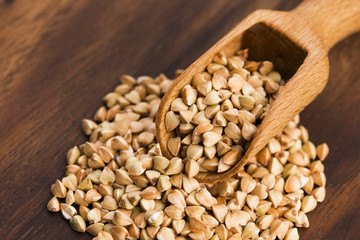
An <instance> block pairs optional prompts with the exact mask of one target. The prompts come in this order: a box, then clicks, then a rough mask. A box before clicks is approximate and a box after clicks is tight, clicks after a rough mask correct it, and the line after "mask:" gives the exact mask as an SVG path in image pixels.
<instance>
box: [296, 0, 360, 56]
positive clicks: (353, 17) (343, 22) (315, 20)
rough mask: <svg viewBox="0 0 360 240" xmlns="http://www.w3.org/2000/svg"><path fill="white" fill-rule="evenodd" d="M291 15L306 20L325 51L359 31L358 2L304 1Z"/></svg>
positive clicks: (358, 0) (340, 0)
mask: <svg viewBox="0 0 360 240" xmlns="http://www.w3.org/2000/svg"><path fill="white" fill-rule="evenodd" d="M291 13H294V14H297V15H299V17H301V18H305V19H306V20H307V22H308V24H309V25H310V26H311V27H312V28H313V29H314V30H315V31H317V32H318V34H319V37H320V38H321V39H322V41H323V43H324V46H325V48H326V49H327V51H329V50H330V49H331V48H332V47H333V46H334V45H335V44H336V43H338V42H339V41H341V40H342V39H344V38H346V37H348V36H350V35H351V34H353V33H355V32H357V31H360V0H305V1H303V2H302V3H301V4H300V5H299V6H298V7H296V8H295V9H294V10H292V11H291Z"/></svg>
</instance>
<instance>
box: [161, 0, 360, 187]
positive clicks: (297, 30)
mask: <svg viewBox="0 0 360 240" xmlns="http://www.w3.org/2000/svg"><path fill="white" fill-rule="evenodd" d="M359 30H360V1H359V0H305V1H304V2H303V3H301V4H300V5H299V6H298V7H297V8H295V9H294V10H292V11H290V12H282V11H271V10H257V11H255V12H253V13H251V14H250V15H249V16H248V17H246V18H245V19H244V20H243V21H242V22H241V23H239V24H238V25H237V26H236V27H235V28H234V29H232V30H231V31H230V32H229V33H228V34H226V35H225V36H224V37H223V38H222V39H221V40H220V41H218V42H217V43H216V44H215V45H214V46H213V47H211V48H210V49H209V50H208V51H207V52H206V53H204V55H202V56H201V57H200V58H199V59H197V60H196V61H195V62H194V63H193V64H191V65H190V66H189V67H188V68H187V69H186V70H185V71H184V72H183V73H182V74H181V76H179V77H178V78H177V79H176V81H175V82H174V84H173V85H172V87H171V89H170V90H169V91H168V92H167V93H166V94H165V96H164V97H163V99H162V101H161V104H160V108H159V111H158V114H157V117H156V124H157V133H156V136H157V140H158V141H159V143H160V147H161V150H162V153H163V154H164V155H165V156H166V157H168V158H171V157H172V155H171V154H170V152H169V151H168V149H167V141H168V139H169V137H170V134H169V133H168V132H167V131H166V128H165V122H164V119H165V114H166V113H167V112H168V111H169V108H170V104H171V103H172V101H173V100H174V99H175V98H176V97H177V96H178V95H179V93H180V91H181V89H182V88H183V87H184V86H185V85H187V84H190V83H191V80H192V77H193V76H194V75H195V74H197V73H201V72H203V71H204V70H205V68H206V66H207V65H208V64H209V63H211V61H212V59H213V58H214V56H215V54H216V53H218V52H219V51H224V52H225V54H226V55H227V56H231V55H233V54H234V53H235V52H236V51H237V50H239V49H245V48H248V49H249V59H251V60H257V61H260V60H269V61H272V62H273V63H274V66H275V68H276V70H277V71H279V72H280V73H281V75H282V77H283V79H289V80H288V82H287V83H286V85H285V87H284V89H283V91H282V92H281V93H280V94H279V96H278V97H277V98H276V100H275V101H274V102H273V104H272V105H271V108H270V110H269V111H268V114H267V116H266V117H265V118H264V119H263V121H262V123H261V125H260V127H259V128H258V131H257V133H256V135H255V137H254V139H253V140H252V142H251V144H250V147H249V148H248V149H247V151H246V153H245V155H244V156H243V157H242V159H241V160H240V161H239V162H238V163H237V164H236V165H234V166H233V167H232V168H231V169H229V170H228V171H226V172H223V173H213V172H209V173H199V174H198V176H197V177H196V178H197V179H198V180H199V181H200V182H205V183H214V182H216V181H220V180H223V179H226V178H229V177H231V176H232V175H234V174H236V173H237V172H238V171H239V170H241V169H242V168H243V166H244V165H245V164H246V163H247V162H248V160H249V159H252V158H254V157H255V155H256V154H257V153H258V152H259V151H260V150H261V149H262V148H263V147H265V145H266V144H267V143H268V142H269V141H270V139H271V138H273V137H274V136H276V135H277V134H278V133H280V132H281V131H282V129H283V128H284V127H285V126H286V125H287V123H288V122H289V121H290V120H292V119H293V118H294V117H295V116H296V115H297V114H298V113H299V112H300V111H301V110H303V109H304V108H305V107H306V106H307V105H308V104H309V103H310V102H311V101H312V100H314V98H315V97H316V96H317V95H318V94H319V93H320V92H321V91H322V90H323V89H324V87H325V84H326V82H327V79H328V75H329V62H328V57H327V53H328V51H329V50H330V48H331V47H332V46H334V45H335V44H336V43H337V42H339V41H340V40H342V39H344V38H345V37H347V36H349V35H351V34H352V33H355V32H357V31H359Z"/></svg>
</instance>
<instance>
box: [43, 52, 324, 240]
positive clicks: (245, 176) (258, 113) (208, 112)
mask: <svg viewBox="0 0 360 240" xmlns="http://www.w3.org/2000/svg"><path fill="white" fill-rule="evenodd" d="M246 58H247V51H246V50H243V51H239V52H238V53H237V55H235V56H232V57H229V58H227V57H226V56H225V55H224V54H223V53H219V54H218V55H217V56H216V57H215V58H214V61H213V63H211V64H209V65H208V67H207V71H206V72H204V73H200V74H197V75H195V76H194V78H193V81H192V83H191V85H187V86H186V87H185V88H184V89H183V91H182V92H181V96H179V98H177V99H175V101H174V102H173V103H172V105H171V109H170V110H171V111H170V112H169V113H168V115H167V116H166V119H165V121H166V122H165V123H166V128H167V130H168V131H172V132H173V134H174V135H173V138H171V139H170V140H169V143H168V149H169V151H170V152H171V154H173V155H174V157H173V158H171V159H167V158H165V157H164V156H162V154H161V150H160V147H159V144H158V143H157V142H156V138H155V123H154V121H155V115H156V113H157V110H158V107H159V104H160V101H161V97H162V96H163V95H164V93H165V92H166V91H167V90H168V89H169V88H170V86H171V83H172V81H171V80H170V79H168V78H167V77H166V76H165V75H163V74H161V75H159V76H158V77H156V78H151V77H147V76H142V77H139V78H137V79H135V78H133V77H131V76H128V75H123V76H121V78H120V80H121V84H120V85H118V86H117V87H116V88H115V90H114V92H111V93H109V94H107V95H106V96H105V97H104V102H105V104H106V106H103V107H101V108H100V109H99V110H98V111H97V112H96V114H95V116H94V120H90V119H84V120H83V121H82V129H83V131H84V133H85V134H86V135H89V141H88V142H86V143H84V144H82V145H80V146H79V147H77V146H75V147H73V148H71V149H70V150H69V151H68V153H67V163H68V166H67V167H66V176H65V177H64V178H63V179H62V180H61V181H60V180H57V181H56V182H55V183H54V184H53V185H52V186H51V192H52V194H53V195H54V197H53V198H52V199H51V200H50V201H49V203H48V205H47V208H48V210H49V211H51V212H58V211H60V212H61V214H62V216H63V217H64V218H65V219H67V220H69V221H70V226H71V228H72V229H74V230H75V231H78V232H85V231H87V232H88V233H90V234H91V235H93V236H95V238H94V239H96V240H111V239H114V240H121V239H142V240H147V239H159V240H171V239H176V240H183V239H184V240H185V239H193V240H202V239H211V240H226V239H229V240H235V239H254V240H255V239H256V240H260V239H264V240H265V239H276V238H278V239H286V240H294V239H299V234H298V230H297V228H298V227H309V221H308V218H307V216H306V213H308V212H310V211H312V210H314V209H315V207H316V206H317V203H318V202H322V201H323V200H324V198H325V183H326V177H325V174H324V165H323V163H322V161H323V160H324V159H325V158H326V156H327V155H328V152H329V148H328V146H327V145H326V144H325V143H324V144H321V145H318V146H317V147H315V145H314V144H313V143H312V142H311V141H309V136H308V131H307V130H306V129H305V128H304V127H303V126H299V116H297V117H296V118H295V119H294V120H293V121H291V122H289V124H288V125H287V126H286V128H285V129H284V130H283V132H282V133H281V134H279V135H278V136H276V137H275V138H273V139H272V140H271V141H270V142H269V143H268V144H267V146H266V147H265V148H264V149H262V150H261V151H260V152H259V153H258V154H257V157H256V159H253V160H252V161H251V162H250V163H248V165H247V166H245V168H244V169H243V170H241V171H240V172H238V173H237V174H236V175H234V176H233V177H231V178H230V179H227V180H225V181H221V182H218V183H215V184H202V183H199V182H198V181H197V180H196V179H195V178H194V177H195V176H196V174H197V173H199V172H206V171H217V172H223V171H226V170H227V169H229V168H230V167H231V166H232V165H234V164H235V163H236V161H237V160H238V159H239V158H240V157H241V156H242V154H243V153H244V151H246V148H247V146H248V145H249V143H250V141H251V139H252V137H253V136H254V134H255V132H256V128H257V125H258V124H260V122H261V120H262V118H263V117H264V116H265V114H266V111H267V110H268V109H269V107H270V104H271V103H272V101H273V100H274V98H275V97H276V95H277V94H278V93H279V91H280V90H281V88H282V86H283V85H284V83H285V82H284V80H281V76H280V74H279V73H277V72H275V71H273V65H272V63H271V62H268V61H264V62H260V63H259V62H253V61H247V60H246ZM59 199H62V200H63V203H60V202H59Z"/></svg>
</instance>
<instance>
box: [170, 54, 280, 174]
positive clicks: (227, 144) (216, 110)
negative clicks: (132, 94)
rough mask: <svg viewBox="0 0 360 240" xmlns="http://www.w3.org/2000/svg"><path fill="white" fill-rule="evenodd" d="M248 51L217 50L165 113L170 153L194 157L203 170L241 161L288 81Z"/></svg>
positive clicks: (221, 168)
mask: <svg viewBox="0 0 360 240" xmlns="http://www.w3.org/2000/svg"><path fill="white" fill-rule="evenodd" d="M247 56H248V51H247V50H242V51H239V52H237V54H236V55H235V56H231V57H226V56H225V54H224V53H223V52H220V53H218V54H217V55H216V56H215V57H214V59H213V62H212V63H210V64H209V65H208V66H207V68H206V71H204V72H203V73H199V74H196V75H195V76H194V77H193V79H192V82H191V84H189V85H186V86H185V87H184V88H183V90H182V91H181V93H180V94H179V96H178V98H176V99H175V100H174V101H173V102H172V104H171V106H170V111H169V112H168V113H167V114H166V117H165V126H166V130H167V131H168V132H171V133H172V135H173V137H171V138H170V139H169V140H168V150H169V152H170V153H171V154H172V155H173V156H179V157H182V158H187V159H188V160H189V161H191V162H196V163H197V164H198V165H199V169H200V171H201V172H207V171H210V172H224V171H226V170H228V169H230V168H231V167H232V166H233V165H234V164H236V163H237V162H238V160H239V159H240V158H241V157H242V155H243V154H244V152H245V151H246V149H247V147H248V146H249V144H250V142H251V140H252V139H253V137H254V135H255V133H256V130H257V128H258V126H259V124H260V123H261V120H262V119H263V118H264V116H265V115H266V111H267V110H268V109H269V108H270V104H271V103H272V101H273V100H274V98H275V97H276V96H277V94H278V93H279V92H280V91H281V89H282V86H283V85H284V84H285V82H284V80H282V79H281V76H280V74H279V73H278V72H276V71H274V67H273V64H272V63H271V62H269V61H263V62H254V61H248V60H247Z"/></svg>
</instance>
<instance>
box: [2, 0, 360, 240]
mask: <svg viewBox="0 0 360 240" xmlns="http://www.w3.org/2000/svg"><path fill="white" fill-rule="evenodd" d="M299 2H300V1H287V0H274V1H266V0H257V1H246V0H235V1H234V0H223V1H208V0H197V1H183V0H172V1H166V0H147V1H131V0H118V1H115V0H114V1H70V0H54V1H50V0H44V1H42V0H35V1H31V3H30V2H29V1H25V0H13V1H10V0H7V1H3V0H2V1H0V53H1V54H0V69H1V70H0V126H1V128H0V136H1V138H0V182H1V187H0V206H1V207H0V216H1V218H0V239H54V240H55V239H91V237H90V236H89V235H88V234H79V233H75V232H74V231H72V230H71V229H70V227H69V225H68V223H67V221H65V220H64V219H63V218H62V217H61V216H60V214H52V213H49V212H47V210H46V203H47V201H48V200H49V199H50V197H51V194H50V185H51V184H52V183H53V182H54V181H55V179H56V178H61V177H62V176H63V175H64V172H65V166H66V161H65V154H66V151H67V150H68V149H69V148H70V147H72V146H73V145H77V144H80V143H82V142H84V140H85V137H84V136H83V135H82V133H81V131H80V122H81V119H82V118H84V117H92V116H93V114H94V113H95V111H96V109H97V108H98V107H99V106H101V104H102V103H101V98H102V97H103V96H104V95H105V94H106V93H107V92H109V91H111V89H113V88H114V87H115V86H116V85H117V83H118V76H119V75H120V74H124V73H128V74H132V75H135V76H139V75H145V74H146V75H156V74H158V73H160V72H165V73H167V74H169V75H172V73H173V71H174V70H175V69H177V68H185V67H187V66H188V65H189V64H190V63H192V62H193V61H194V60H195V59H197V58H198V57H199V56H200V55H201V54H202V53H203V52H204V51H205V50H207V49H208V48H209V47H210V46H212V45H213V44H214V43H215V42H216V41H217V40H219V39H220V38H221V37H222V36H223V35H224V34H225V33H226V32H228V31H229V30H230V29H231V28H232V27H234V26H235V24H237V23H238V22H240V21H241V20H242V19H243V18H244V17H245V16H246V15H247V14H249V13H250V12H252V11H254V10H255V9H258V8H269V9H279V10H290V9H292V8H293V7H295V6H296V5H297V4H299ZM189 9H191V11H189ZM329 59H330V66H331V68H330V78H329V82H328V85H327V86H326V88H325V91H324V92H323V93H322V94H321V95H320V96H319V97H318V98H317V99H316V100H315V101H314V102H313V103H311V105H310V106H309V107H308V108H307V109H306V110H305V111H304V112H303V113H302V120H301V122H302V124H303V125H305V126H306V127H307V128H308V129H309V132H310V138H311V139H312V140H313V142H314V143H316V144H319V143H321V142H327V143H328V144H329V146H330V150H331V152H330V155H329V157H328V158H327V160H326V162H325V172H326V174H327V177H328V182H327V198H326V200H325V202H324V203H322V204H320V205H319V206H318V207H317V208H316V210H315V211H313V212H311V213H310V214H309V220H310V225H311V226H310V228H309V229H307V230H301V231H300V235H301V237H302V239H358V238H360V230H359V227H358V225H359V224H360V218H359V215H360V207H359V206H360V202H359V199H360V184H359V183H360V175H359V174H358V172H359V171H360V161H359V158H360V150H359V145H360V128H359V123H360V114H359V104H360V94H359V92H360V83H359V77H358V76H359V75H360V68H358V67H357V64H358V62H359V61H360V34H356V35H354V36H352V37H350V38H348V39H346V40H345V41H343V42H341V43H340V44H338V45H337V46H335V47H334V49H333V50H331V52H330V54H329Z"/></svg>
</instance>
